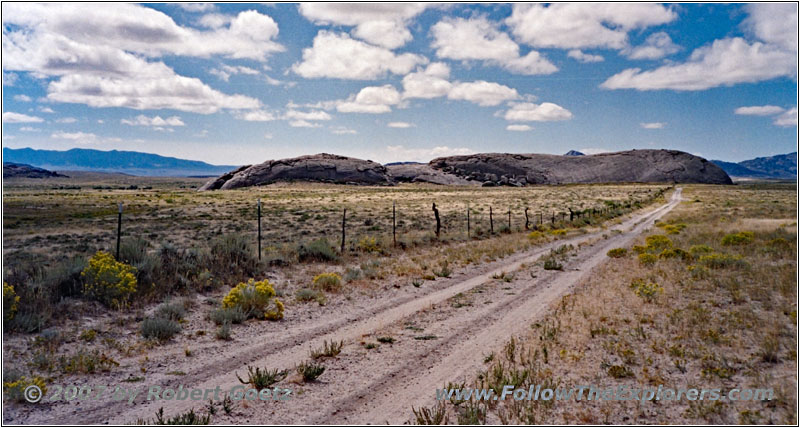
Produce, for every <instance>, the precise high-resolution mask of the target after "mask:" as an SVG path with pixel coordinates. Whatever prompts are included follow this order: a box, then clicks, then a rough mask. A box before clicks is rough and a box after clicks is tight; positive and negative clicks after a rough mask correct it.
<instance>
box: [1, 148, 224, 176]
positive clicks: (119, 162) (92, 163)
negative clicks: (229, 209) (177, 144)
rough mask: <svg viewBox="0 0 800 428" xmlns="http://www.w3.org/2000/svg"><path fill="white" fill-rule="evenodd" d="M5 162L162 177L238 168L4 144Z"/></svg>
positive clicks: (138, 154) (213, 173)
mask: <svg viewBox="0 0 800 428" xmlns="http://www.w3.org/2000/svg"><path fill="white" fill-rule="evenodd" d="M3 161H4V162H14V163H21V164H27V165H32V166H35V167H39V168H44V169H49V170H51V171H53V170H55V171H96V172H117V173H123V174H131V175H144V176H162V177H185V176H217V175H219V174H222V173H225V172H227V171H230V170H232V169H235V168H237V167H236V166H231V165H211V164H207V163H205V162H200V161H193V160H185V159H178V158H173V157H166V156H160V155H154V154H151V153H141V152H131V151H120V150H111V151H101V150H93V149H70V150H67V151H58V150H36V149H29V148H25V149H10V148H6V147H4V148H3Z"/></svg>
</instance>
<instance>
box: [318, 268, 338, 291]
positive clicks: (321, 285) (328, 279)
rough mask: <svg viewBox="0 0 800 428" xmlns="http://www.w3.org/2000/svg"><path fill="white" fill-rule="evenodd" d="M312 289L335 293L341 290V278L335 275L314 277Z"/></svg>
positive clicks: (324, 274)
mask: <svg viewBox="0 0 800 428" xmlns="http://www.w3.org/2000/svg"><path fill="white" fill-rule="evenodd" d="M312 283H313V284H314V288H317V289H321V290H324V291H328V292H336V291H339V290H340V289H341V288H342V277H341V276H339V275H338V274H336V273H321V274H319V275H317V276H315V277H314V279H313V281H312Z"/></svg>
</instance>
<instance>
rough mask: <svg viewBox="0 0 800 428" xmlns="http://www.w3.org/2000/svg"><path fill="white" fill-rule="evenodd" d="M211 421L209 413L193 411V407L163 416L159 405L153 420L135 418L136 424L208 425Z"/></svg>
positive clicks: (162, 410) (162, 409)
mask: <svg viewBox="0 0 800 428" xmlns="http://www.w3.org/2000/svg"><path fill="white" fill-rule="evenodd" d="M210 423H211V415H210V414H206V415H205V416H203V415H201V414H200V413H195V412H194V409H191V410H189V411H188V412H185V413H181V414H179V415H177V416H172V417H170V418H164V408H163V407H161V408H159V409H158V411H157V412H156V419H155V420H154V421H147V420H144V419H137V420H136V425H150V424H153V425H209V424H210Z"/></svg>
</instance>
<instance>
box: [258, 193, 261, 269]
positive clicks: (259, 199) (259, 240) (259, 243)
mask: <svg viewBox="0 0 800 428" xmlns="http://www.w3.org/2000/svg"><path fill="white" fill-rule="evenodd" d="M258 261H261V198H258Z"/></svg>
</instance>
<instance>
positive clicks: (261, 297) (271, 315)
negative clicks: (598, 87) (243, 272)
mask: <svg viewBox="0 0 800 428" xmlns="http://www.w3.org/2000/svg"><path fill="white" fill-rule="evenodd" d="M272 306H274V308H272ZM222 307H223V308H224V309H231V308H239V309H241V310H242V312H244V313H245V314H246V316H247V318H259V319H268V320H271V321H276V320H279V319H282V318H283V309H284V305H283V302H281V301H280V300H278V299H277V298H275V289H274V288H273V287H272V284H270V282H269V280H266V279H265V280H263V281H258V282H256V281H255V280H254V279H252V278H251V279H250V280H249V281H247V282H240V283H239V284H237V285H236V287H233V288H232V289H231V291H229V292H228V295H227V296H225V297H224V298H223V299H222Z"/></svg>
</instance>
